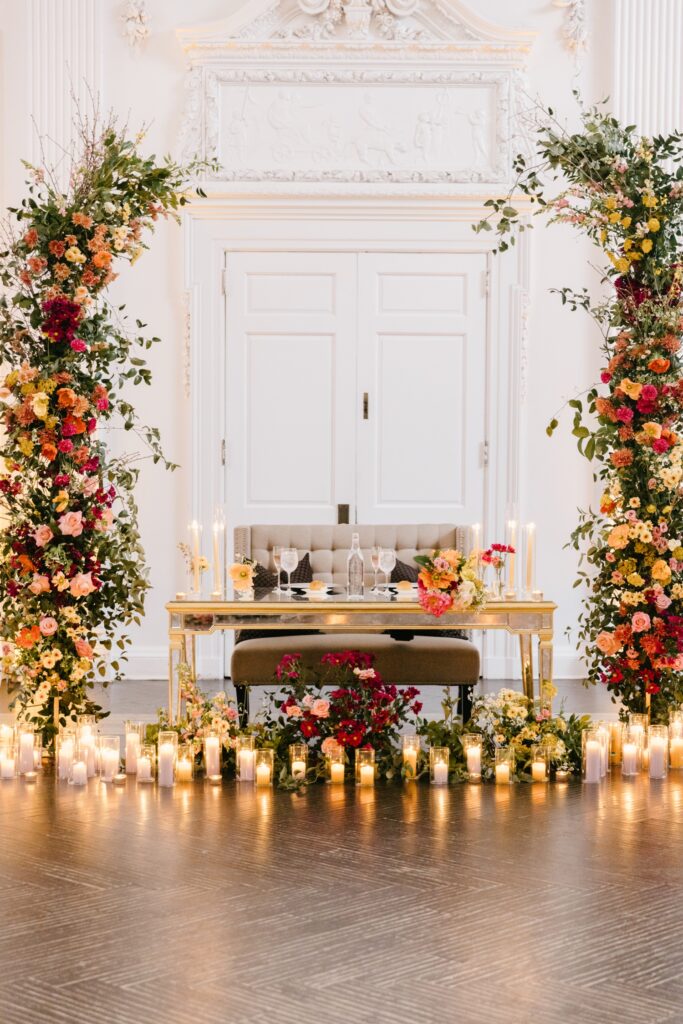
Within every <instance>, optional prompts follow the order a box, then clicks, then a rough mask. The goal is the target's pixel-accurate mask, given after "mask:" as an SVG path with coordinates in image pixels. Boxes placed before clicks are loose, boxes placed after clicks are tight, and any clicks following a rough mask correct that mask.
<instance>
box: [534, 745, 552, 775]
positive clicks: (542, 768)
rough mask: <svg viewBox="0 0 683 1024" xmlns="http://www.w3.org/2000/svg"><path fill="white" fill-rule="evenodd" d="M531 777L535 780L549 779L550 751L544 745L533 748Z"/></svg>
mask: <svg viewBox="0 0 683 1024" xmlns="http://www.w3.org/2000/svg"><path fill="white" fill-rule="evenodd" d="M531 778H532V781H533V782H547V781H548V751H547V750H546V748H545V747H543V746H538V747H532V748H531Z"/></svg>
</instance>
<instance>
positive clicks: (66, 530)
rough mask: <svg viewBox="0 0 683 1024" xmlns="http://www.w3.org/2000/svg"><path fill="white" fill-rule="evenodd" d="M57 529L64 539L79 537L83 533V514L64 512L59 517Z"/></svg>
mask: <svg viewBox="0 0 683 1024" xmlns="http://www.w3.org/2000/svg"><path fill="white" fill-rule="evenodd" d="M58 522H59V529H60V530H61V531H62V533H63V534H64V536H65V537H80V535H81V534H82V533H83V513H82V512H65V513H64V515H63V516H60V517H59V520H58Z"/></svg>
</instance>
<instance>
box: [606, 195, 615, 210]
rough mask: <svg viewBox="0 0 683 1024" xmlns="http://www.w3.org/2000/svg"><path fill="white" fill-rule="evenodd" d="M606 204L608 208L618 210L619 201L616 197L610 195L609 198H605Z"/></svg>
mask: <svg viewBox="0 0 683 1024" xmlns="http://www.w3.org/2000/svg"><path fill="white" fill-rule="evenodd" d="M605 206H606V207H607V209H608V210H616V208H617V201H616V199H615V197H614V196H610V197H609V198H608V199H606V200H605Z"/></svg>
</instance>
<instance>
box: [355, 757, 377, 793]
mask: <svg viewBox="0 0 683 1024" xmlns="http://www.w3.org/2000/svg"><path fill="white" fill-rule="evenodd" d="M356 784H357V785H358V786H374V784H375V751H374V750H372V749H371V748H370V747H359V748H358V750H356Z"/></svg>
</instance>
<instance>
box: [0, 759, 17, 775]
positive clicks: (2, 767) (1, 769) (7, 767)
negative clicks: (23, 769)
mask: <svg viewBox="0 0 683 1024" xmlns="http://www.w3.org/2000/svg"><path fill="white" fill-rule="evenodd" d="M15 768H16V764H15V760H14V758H13V757H9V756H3V757H0V779H13V778H14V772H15Z"/></svg>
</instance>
